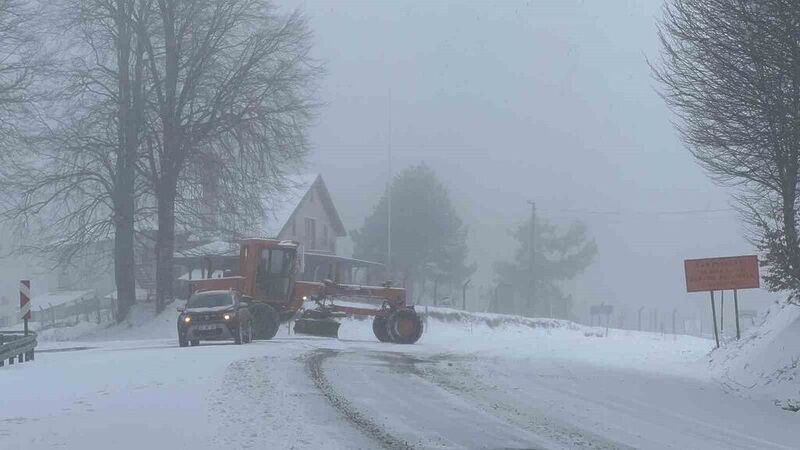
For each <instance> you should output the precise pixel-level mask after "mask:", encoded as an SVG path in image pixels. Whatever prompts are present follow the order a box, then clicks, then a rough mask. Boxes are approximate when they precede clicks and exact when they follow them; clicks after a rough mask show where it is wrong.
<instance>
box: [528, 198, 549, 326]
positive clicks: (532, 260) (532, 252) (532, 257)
mask: <svg viewBox="0 0 800 450" xmlns="http://www.w3.org/2000/svg"><path fill="white" fill-rule="evenodd" d="M528 204H530V205H531V229H530V233H531V235H530V238H529V240H528V264H529V266H528V274H529V276H530V287H529V289H528V311H529V312H530V313H531V315H533V312H534V309H533V306H534V304H535V301H536V273H535V271H536V203H535V202H533V201H531V200H528ZM550 309H551V311H550V312H551V315H552V305H551V308H550Z"/></svg>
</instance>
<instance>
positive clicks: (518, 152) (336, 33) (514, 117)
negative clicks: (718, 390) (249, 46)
mask: <svg viewBox="0 0 800 450" xmlns="http://www.w3.org/2000/svg"><path fill="white" fill-rule="evenodd" d="M661 3H662V2H661V1H660V0H631V1H618V0H615V1H575V0H550V1H502V2H488V1H486V2H444V1H436V2H428V1H403V2H394V1H345V2H343V1H336V2H334V1H322V0H320V1H305V2H291V1H290V2H286V3H281V5H282V7H283V8H287V9H288V8H291V7H294V6H298V5H299V6H300V7H301V8H303V9H304V10H305V11H306V13H307V14H308V15H309V17H310V20H311V26H312V28H313V30H314V33H315V50H314V53H315V55H316V56H317V57H319V58H320V59H322V60H324V61H325V62H326V66H327V71H328V74H327V77H326V79H325V80H324V82H323V85H322V95H323V99H324V100H325V101H326V102H327V106H326V107H325V108H324V109H323V110H322V112H321V115H320V117H319V120H318V124H317V125H316V126H315V127H314V129H313V130H312V135H311V141H312V144H313V147H314V153H313V157H312V160H313V167H314V168H315V169H316V170H318V171H319V172H321V173H322V174H323V176H324V177H325V179H326V181H327V183H328V185H329V187H330V189H331V191H332V195H333V196H334V199H335V201H336V202H337V206H338V208H339V211H340V214H341V215H342V219H343V220H344V222H345V225H346V227H347V228H348V229H354V228H357V227H359V226H361V224H362V223H363V218H364V216H365V215H366V214H368V213H369V211H370V210H371V208H372V207H373V206H374V204H375V202H376V201H377V200H378V198H379V196H380V193H381V192H382V190H383V188H384V185H385V182H386V174H387V171H388V167H387V148H388V141H389V139H388V132H389V122H390V120H391V142H392V147H393V155H394V157H393V165H394V168H395V171H397V170H399V169H401V168H403V167H405V166H408V165H411V164H416V163H419V162H420V161H424V162H425V163H427V164H429V165H430V166H432V167H433V168H434V169H435V170H436V171H437V173H438V174H439V176H440V177H441V179H442V180H443V181H444V183H445V184H446V185H447V186H448V188H449V190H450V193H451V195H452V198H453V199H454V201H455V204H456V207H457V209H458V211H459V213H460V214H461V215H462V217H463V218H464V220H465V222H466V223H467V224H469V227H470V234H469V245H470V259H471V260H472V261H475V262H476V263H477V264H478V272H477V273H476V275H475V280H473V285H476V286H480V285H485V286H489V285H491V282H492V276H493V274H492V270H491V265H492V262H493V261H496V260H498V259H503V258H510V257H511V254H512V244H513V242H512V240H511V239H510V237H509V235H508V230H509V229H510V228H512V227H513V226H515V225H517V224H519V223H520V222H521V221H523V220H525V219H526V218H527V217H528V216H529V214H530V212H529V211H530V210H529V207H528V205H527V201H528V200H534V201H535V202H536V203H537V206H538V208H539V213H540V214H541V215H542V216H544V217H545V218H548V219H550V220H552V221H554V222H556V223H566V222H568V221H570V220H572V219H580V220H582V221H584V222H585V223H586V224H587V225H588V226H589V230H590V233H591V235H592V236H594V238H595V240H596V242H597V245H598V248H599V254H598V256H597V258H596V260H595V262H594V263H593V264H592V266H591V267H590V268H589V269H588V270H587V272H586V274H585V275H583V276H581V277H580V278H579V279H577V280H575V282H574V283H572V286H571V288H570V291H571V292H572V293H573V295H574V296H575V298H576V307H575V312H576V313H577V314H578V315H579V316H585V315H586V310H587V309H588V306H586V305H589V304H593V303H599V302H601V301H605V302H606V303H611V304H616V305H627V306H628V307H629V308H633V307H634V305H639V304H640V303H641V304H646V305H648V306H657V307H658V308H659V309H660V310H661V311H669V310H671V309H672V308H673V307H680V308H682V310H683V311H684V312H688V311H691V309H692V308H694V309H696V311H697V313H698V316H700V315H703V314H705V313H706V311H707V310H708V309H709V308H710V307H709V305H708V298H707V295H705V294H691V295H689V294H686V293H685V285H684V278H683V265H682V260H683V259H684V258H691V257H705V256H722V255H734V254H741V253H753V252H754V250H753V248H752V247H751V246H750V245H749V244H748V242H747V241H746V240H745V239H744V237H743V236H744V230H743V228H742V225H741V223H740V221H739V218H738V217H737V216H736V214H735V213H733V212H730V211H722V212H715V213H706V214H664V213H669V212H673V211H683V210H709V209H711V210H718V209H726V208H729V203H730V191H729V190H725V189H723V188H721V187H718V186H715V185H714V184H713V183H712V182H711V181H710V180H709V179H708V178H707V177H706V176H705V174H704V173H703V172H702V170H701V169H700V168H698V166H697V165H696V164H695V162H694V161H693V159H692V157H691V155H689V153H688V152H687V151H686V150H685V149H684V148H683V147H682V144H681V143H680V141H679V139H678V136H677V133H676V132H675V131H674V129H673V127H672V125H671V123H670V119H671V115H670V113H669V111H668V110H667V108H666V106H665V105H664V103H663V101H662V100H661V99H660V98H659V97H658V95H657V93H656V91H655V88H656V86H655V83H654V81H653V80H652V78H651V76H650V70H649V68H648V66H647V63H646V58H650V59H651V60H653V59H656V58H657V52H658V42H657V36H656V29H655V23H656V18H657V17H658V16H659V14H660V8H661ZM390 96H391V98H390ZM390 117H391V118H390ZM589 212H599V213H601V214H590V213H589ZM607 213H610V214H607ZM470 295H477V291H475V290H473V291H471V293H470ZM775 297H776V296H775V295H774V294H769V293H767V292H765V291H750V292H747V293H744V294H743V298H744V303H745V305H744V306H743V308H749V307H756V306H758V307H761V306H762V305H763V302H764V301H766V300H767V299H772V298H775ZM756 300H761V301H762V302H761V303H759V302H756ZM633 311H634V310H633V309H629V311H627V312H628V315H629V317H630V314H633Z"/></svg>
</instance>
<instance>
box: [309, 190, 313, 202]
mask: <svg viewBox="0 0 800 450" xmlns="http://www.w3.org/2000/svg"><path fill="white" fill-rule="evenodd" d="M308 201H309V202H311V203H314V191H313V190H310V191H308Z"/></svg>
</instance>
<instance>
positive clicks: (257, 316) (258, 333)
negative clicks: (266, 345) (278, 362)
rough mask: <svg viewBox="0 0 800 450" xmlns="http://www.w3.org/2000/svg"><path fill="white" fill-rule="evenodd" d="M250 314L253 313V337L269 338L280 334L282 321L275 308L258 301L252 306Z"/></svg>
mask: <svg viewBox="0 0 800 450" xmlns="http://www.w3.org/2000/svg"><path fill="white" fill-rule="evenodd" d="M250 314H252V330H253V339H267V340H269V339H272V338H274V337H275V335H276V334H278V329H279V328H280V326H281V323H280V318H279V317H278V312H277V311H275V308H273V307H272V306H270V305H266V304H263V303H258V304H254V305H252V306H251V307H250Z"/></svg>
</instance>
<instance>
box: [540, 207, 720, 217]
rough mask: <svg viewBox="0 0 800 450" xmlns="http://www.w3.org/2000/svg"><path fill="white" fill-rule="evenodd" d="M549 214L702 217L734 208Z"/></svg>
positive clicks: (569, 210)
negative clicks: (702, 215)
mask: <svg viewBox="0 0 800 450" xmlns="http://www.w3.org/2000/svg"><path fill="white" fill-rule="evenodd" d="M544 209H545V210H546V211H548V212H557V213H567V214H585V215H598V216H600V215H602V216H624V215H639V216H648V215H652V216H667V215H676V216H677V215H701V214H716V213H722V212H734V211H736V210H735V209H733V208H719V209H685V210H672V211H643V210H639V211H635V210H627V211H624V210H618V211H593V210H586V209H550V208H544Z"/></svg>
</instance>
